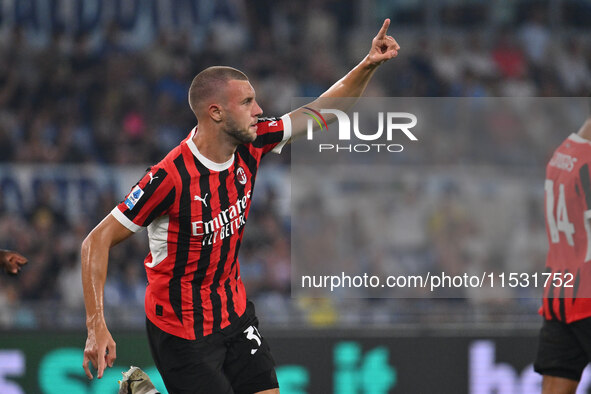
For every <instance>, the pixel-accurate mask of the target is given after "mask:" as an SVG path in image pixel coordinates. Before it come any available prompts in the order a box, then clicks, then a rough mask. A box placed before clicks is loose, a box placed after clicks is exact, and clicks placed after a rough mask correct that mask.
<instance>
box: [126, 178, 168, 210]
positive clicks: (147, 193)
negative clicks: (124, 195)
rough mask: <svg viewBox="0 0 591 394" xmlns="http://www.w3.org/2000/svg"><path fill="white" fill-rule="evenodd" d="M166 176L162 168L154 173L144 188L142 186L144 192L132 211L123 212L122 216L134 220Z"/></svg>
mask: <svg viewBox="0 0 591 394" xmlns="http://www.w3.org/2000/svg"><path fill="white" fill-rule="evenodd" d="M167 175H168V174H167V173H166V171H165V170H164V169H163V168H160V169H159V170H158V171H156V174H155V175H154V176H153V180H151V181H150V182H148V183H147V184H146V186H144V188H143V189H142V190H143V191H144V194H143V195H142V196H141V197H140V199H139V200H138V201H137V203H136V204H135V205H134V207H133V208H132V209H126V210H125V212H124V215H125V216H127V218H128V219H129V220H131V221H133V219H135V217H136V216H137V215H138V213H140V212H141V211H142V207H143V206H144V205H146V202H148V200H149V199H150V197H152V195H153V194H154V193H155V192H156V190H157V189H158V186H160V184H161V183H162V182H164V178H166V176H167ZM144 176H145V175H144ZM142 178H143V177H142ZM138 184H139V182H138V183H136V186H137V185H138ZM134 187H135V186H134Z"/></svg>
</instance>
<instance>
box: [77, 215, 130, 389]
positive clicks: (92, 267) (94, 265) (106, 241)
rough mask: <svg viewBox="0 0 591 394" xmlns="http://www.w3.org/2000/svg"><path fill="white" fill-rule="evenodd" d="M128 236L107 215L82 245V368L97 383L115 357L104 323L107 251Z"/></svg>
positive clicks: (111, 216) (113, 344)
mask: <svg viewBox="0 0 591 394" xmlns="http://www.w3.org/2000/svg"><path fill="white" fill-rule="evenodd" d="M132 234H133V232H131V231H130V230H128V229H127V228H126V227H124V226H123V225H122V224H121V223H119V221H118V220H117V219H115V218H114V217H113V215H108V216H107V217H106V218H104V219H103V221H102V222H100V223H99V224H98V225H97V226H96V227H95V228H94V230H92V231H91V232H90V234H88V236H87V237H86V239H85V240H84V242H82V287H83V289H84V306H85V307H86V329H87V330H88V337H87V338H86V346H85V348H84V361H83V367H84V371H85V372H86V376H88V379H92V373H91V372H90V368H89V366H88V362H89V361H90V362H91V363H92V366H93V367H94V368H96V369H97V377H98V378H99V379H100V378H102V377H103V372H104V370H105V368H106V367H107V366H109V367H112V366H113V362H114V361H115V358H116V357H117V353H116V345H115V341H114V340H113V337H112V336H111V333H110V332H109V330H108V329H107V324H106V322H105V315H104V303H103V295H104V287H105V281H106V279H107V266H108V259H109V249H110V248H111V247H112V246H114V245H116V244H118V243H119V242H121V241H123V240H124V239H126V238H128V237H129V236H131V235H132Z"/></svg>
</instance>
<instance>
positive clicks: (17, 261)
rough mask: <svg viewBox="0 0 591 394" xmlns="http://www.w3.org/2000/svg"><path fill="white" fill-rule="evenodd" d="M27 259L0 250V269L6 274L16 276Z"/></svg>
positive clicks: (8, 251) (18, 254) (11, 252)
mask: <svg viewBox="0 0 591 394" xmlns="http://www.w3.org/2000/svg"><path fill="white" fill-rule="evenodd" d="M27 261H28V260H27V258H26V257H24V256H23V255H21V254H20V253H17V252H13V251H12V250H3V249H0V267H2V268H4V271H6V273H8V274H12V275H16V274H18V273H19V271H20V270H21V267H22V266H23V265H25V264H26V263H27Z"/></svg>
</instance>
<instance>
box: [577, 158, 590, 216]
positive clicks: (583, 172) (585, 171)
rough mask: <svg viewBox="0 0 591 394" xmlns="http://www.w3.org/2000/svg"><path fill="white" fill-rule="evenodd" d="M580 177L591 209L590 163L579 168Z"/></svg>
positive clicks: (588, 207)
mask: <svg viewBox="0 0 591 394" xmlns="http://www.w3.org/2000/svg"><path fill="white" fill-rule="evenodd" d="M579 177H580V178H581V186H582V187H583V192H585V202H586V203H587V209H591V178H589V164H583V165H582V166H581V169H580V170H579Z"/></svg>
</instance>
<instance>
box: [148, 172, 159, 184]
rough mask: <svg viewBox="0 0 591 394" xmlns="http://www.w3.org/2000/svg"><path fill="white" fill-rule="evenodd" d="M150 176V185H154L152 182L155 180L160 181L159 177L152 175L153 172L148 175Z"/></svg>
mask: <svg viewBox="0 0 591 394" xmlns="http://www.w3.org/2000/svg"><path fill="white" fill-rule="evenodd" d="M148 176H149V177H150V182H149V184H150V185H151V184H152V181H153V180H154V179H158V177H157V176H154V175H152V173H151V172H150V173H149V174H148Z"/></svg>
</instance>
